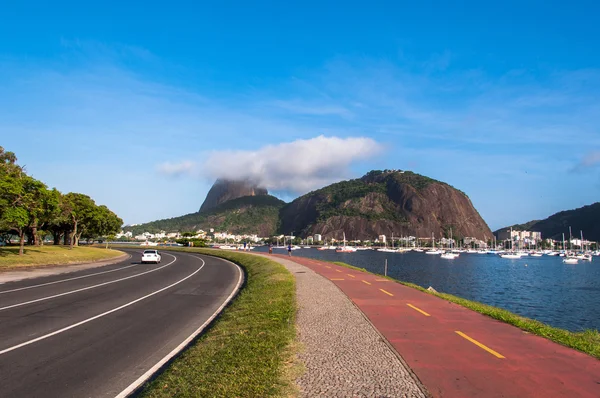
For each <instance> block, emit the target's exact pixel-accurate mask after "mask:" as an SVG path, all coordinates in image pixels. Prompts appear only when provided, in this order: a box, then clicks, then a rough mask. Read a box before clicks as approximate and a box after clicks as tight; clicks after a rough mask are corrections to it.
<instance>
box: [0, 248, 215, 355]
mask: <svg viewBox="0 0 600 398" xmlns="http://www.w3.org/2000/svg"><path fill="white" fill-rule="evenodd" d="M173 257H175V256H173ZM200 260H202V259H200ZM173 262H175V261H173ZM202 268H204V260H202V265H201V266H200V268H198V269H197V270H196V271H194V272H192V273H191V274H190V275H188V276H186V277H185V278H183V279H181V280H179V281H177V282H175V283H172V284H170V285H169V286H167V287H163V288H162V289H159V290H157V291H155V292H152V293H150V294H147V295H145V296H144V297H140V298H138V299H135V300H133V301H130V302H129V303H127V304H123V305H121V306H119V307H117V308H113V309H112V310H108V311H106V312H103V313H102V314H98V315H96V316H93V317H91V318H88V319H84V320H83V321H80V322H77V323H74V324H72V325H69V326H66V327H64V328H62V329H59V330H56V331H54V332H52V333H48V334H45V335H43V336H40V337H37V338H35V339H32V340H29V341H26V342H24V343H21V344H17V345H15V346H12V347H9V348H6V349H4V350H2V351H0V355H2V354H6V353H7V352H11V351H14V350H16V349H18V348H21V347H25V346H27V345H30V344H33V343H35V342H38V341H40V340H44V339H47V338H48V337H52V336H56V335H57V334H60V333H63V332H66V331H67V330H71V329H73V328H76V327H77V326H81V325H84V324H86V323H88V322H91V321H93V320H96V319H98V318H102V317H104V316H106V315H109V314H112V313H113V312H117V311H119V310H122V309H123V308H126V307H129V306H130V305H133V304H135V303H138V302H140V301H142V300H145V299H147V298H148V297H152V296H154V295H155V294H158V293H160V292H164V291H165V290H167V289H170V288H172V287H173V286H175V285H178V284H180V283H181V282H183V281H185V280H187V279H189V278H191V277H192V276H194V275H196V274H197V273H198V272H200V270H201V269H202Z"/></svg>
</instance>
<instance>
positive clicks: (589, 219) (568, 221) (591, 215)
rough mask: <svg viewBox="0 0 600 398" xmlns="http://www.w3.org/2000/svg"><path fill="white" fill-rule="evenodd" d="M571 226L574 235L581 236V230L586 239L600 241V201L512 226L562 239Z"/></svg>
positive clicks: (544, 237)
mask: <svg viewBox="0 0 600 398" xmlns="http://www.w3.org/2000/svg"><path fill="white" fill-rule="evenodd" d="M569 227H571V230H572V231H573V236H574V237H579V235H580V232H579V231H582V232H583V238H584V239H589V240H592V241H600V202H596V203H594V204H591V205H588V206H583V207H580V208H578V209H573V210H565V211H561V212H558V213H556V214H553V215H551V216H550V217H548V218H546V219H544V220H537V221H529V222H527V223H525V224H521V225H513V226H512V228H513V229H518V230H528V231H535V232H541V233H542V238H543V239H546V238H552V239H561V238H562V234H563V233H564V234H565V236H568V234H569ZM509 228H511V227H510V226H509V227H504V228H500V229H499V230H497V231H496V232H495V233H497V232H498V231H501V230H506V229H509Z"/></svg>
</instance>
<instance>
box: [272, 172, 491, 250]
mask: <svg viewBox="0 0 600 398" xmlns="http://www.w3.org/2000/svg"><path fill="white" fill-rule="evenodd" d="M280 219H281V221H280V222H281V227H280V232H282V233H286V234H288V233H292V232H294V233H295V234H296V235H300V236H307V235H313V234H321V235H323V237H324V238H331V237H333V238H336V239H341V238H342V233H345V234H346V238H347V239H361V240H364V239H374V238H375V237H377V236H378V235H381V234H384V235H387V236H388V237H389V236H391V234H392V232H393V233H394V235H395V236H415V237H430V236H431V234H432V233H434V235H435V237H436V239H439V238H440V237H442V236H448V235H449V233H450V228H452V233H453V236H454V237H457V238H460V237H467V236H468V237H475V238H478V239H484V240H487V239H491V237H492V231H491V230H490V229H489V227H488V226H487V224H486V223H485V221H484V220H483V219H482V218H481V216H480V215H479V213H478V212H477V210H475V208H474V207H473V204H472V203H471V201H470V200H469V198H468V197H467V195H465V194H464V193H463V192H461V191H459V190H457V189H455V188H453V187H451V186H450V185H448V184H446V183H443V182H440V181H436V180H434V179H431V178H428V177H425V176H422V175H419V174H416V173H412V172H410V171H397V170H385V171H371V172H369V173H367V174H366V175H365V176H363V177H362V178H358V179H354V180H349V181H341V182H338V183H335V184H332V185H329V186H327V187H325V188H321V189H319V190H316V191H313V192H310V193H308V194H306V195H303V196H301V197H299V198H297V199H296V200H294V201H292V202H291V203H289V204H287V205H285V206H284V207H283V208H282V209H281V212H280Z"/></svg>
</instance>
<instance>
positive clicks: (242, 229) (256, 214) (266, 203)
mask: <svg viewBox="0 0 600 398" xmlns="http://www.w3.org/2000/svg"><path fill="white" fill-rule="evenodd" d="M283 205H285V202H284V201H282V200H280V199H278V198H276V197H274V196H271V195H259V196H243V197H240V198H236V199H231V200H228V201H226V202H224V203H221V204H219V205H218V206H216V207H214V208H212V209H210V210H207V211H202V212H196V213H191V214H186V215H184V216H180V217H174V218H168V219H164V220H157V221H152V222H149V223H145V224H139V225H135V226H125V227H124V228H123V230H124V231H131V232H132V233H133V234H134V235H137V234H141V233H143V232H150V233H156V232H160V231H166V232H176V231H179V232H192V231H197V230H199V229H202V230H205V231H207V230H208V229H209V228H214V229H215V231H218V232H225V231H227V232H229V233H233V234H257V235H259V236H271V235H273V234H275V233H276V232H277V228H278V224H279V210H280V209H281V207H283Z"/></svg>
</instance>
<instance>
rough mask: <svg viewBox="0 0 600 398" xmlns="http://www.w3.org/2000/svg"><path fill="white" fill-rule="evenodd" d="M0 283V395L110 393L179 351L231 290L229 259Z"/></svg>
mask: <svg viewBox="0 0 600 398" xmlns="http://www.w3.org/2000/svg"><path fill="white" fill-rule="evenodd" d="M127 251H128V252H129V253H131V254H132V257H131V258H130V259H127V260H125V261H124V262H121V263H118V264H113V265H108V266H104V267H98V268H93V269H88V270H84V271H80V272H73V273H69V274H63V275H56V276H50V277H43V278H35V279H28V280H24V281H19V282H12V283H5V284H2V285H0V397H11V398H18V397H28V398H31V397H44V398H50V397H115V396H118V395H119V394H122V393H123V392H124V391H126V389H127V388H128V387H131V386H132V384H133V383H135V382H136V381H138V382H139V381H140V378H143V377H144V375H147V374H148V372H151V371H152V368H153V367H156V365H157V364H158V363H159V362H160V361H161V360H165V358H166V357H167V356H169V355H172V354H173V353H174V351H176V350H178V349H179V348H181V345H182V344H184V343H185V342H186V340H187V339H189V338H190V337H191V336H192V335H194V334H195V333H196V332H198V331H199V328H201V327H202V326H203V324H205V322H207V321H208V320H209V319H210V318H211V317H212V316H213V314H215V312H217V311H218V310H219V308H220V307H221V306H222V305H224V303H225V302H227V300H228V299H229V298H230V297H231V295H232V294H233V293H234V292H235V291H236V289H237V288H238V286H239V284H240V283H241V280H242V272H241V270H240V269H239V268H238V267H237V266H236V265H234V264H232V263H229V262H227V261H224V260H221V259H217V258H213V257H208V256H200V255H195V254H189V253H177V252H172V253H167V252H162V262H161V263H160V264H140V263H139V261H140V259H141V253H142V251H143V250H127Z"/></svg>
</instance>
